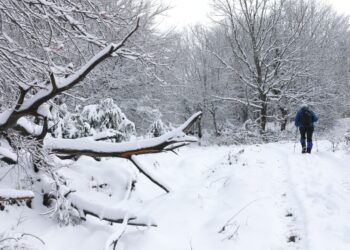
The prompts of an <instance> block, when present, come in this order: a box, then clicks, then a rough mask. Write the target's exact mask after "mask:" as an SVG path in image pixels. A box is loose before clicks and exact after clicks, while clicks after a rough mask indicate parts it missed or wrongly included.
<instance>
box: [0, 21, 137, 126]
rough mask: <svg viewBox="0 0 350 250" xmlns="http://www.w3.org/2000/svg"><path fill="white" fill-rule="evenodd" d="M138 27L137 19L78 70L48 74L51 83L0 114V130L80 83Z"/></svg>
mask: <svg viewBox="0 0 350 250" xmlns="http://www.w3.org/2000/svg"><path fill="white" fill-rule="evenodd" d="M138 27H139V20H137V22H136V25H135V27H134V28H133V29H132V30H131V31H130V32H129V33H128V34H127V35H126V36H125V37H124V39H122V41H121V42H120V43H118V44H113V43H112V44H110V45H108V46H106V47H105V48H104V49H102V50H101V51H100V52H99V53H98V54H96V55H95V56H94V57H93V58H91V59H90V60H89V61H88V62H87V63H86V64H85V65H84V66H82V67H81V68H80V69H79V70H77V71H76V72H74V73H73V74H71V75H70V76H68V77H67V78H59V79H56V78H55V76H54V74H53V73H51V74H50V82H51V85H50V86H48V87H47V88H45V89H41V90H40V91H38V92H37V93H36V94H34V95H33V96H30V97H28V98H25V94H26V93H24V92H23V93H24V94H22V95H20V97H19V98H20V99H19V101H18V102H17V104H16V108H14V109H12V110H10V111H5V112H3V113H1V114H0V130H6V129H7V128H10V127H13V126H14V125H15V124H16V123H17V121H18V120H19V119H20V118H22V117H24V116H27V115H38V109H39V108H40V106H41V105H42V104H44V103H45V102H47V101H49V100H50V99H52V98H54V97H55V96H57V95H59V94H61V93H62V92H64V91H67V90H69V89H71V88H72V87H74V86H76V85H77V84H78V83H80V82H81V81H82V80H83V79H84V78H85V77H86V76H87V75H88V74H89V73H90V72H91V71H92V70H93V69H94V68H95V67H96V66H97V65H99V64H100V63H101V62H103V61H104V60H106V59H107V58H109V57H111V56H112V55H113V54H115V53H118V50H119V49H120V48H122V47H123V46H124V45H125V43H126V42H127V40H128V39H129V38H130V37H131V36H132V34H133V33H135V32H136V30H137V29H138Z"/></svg>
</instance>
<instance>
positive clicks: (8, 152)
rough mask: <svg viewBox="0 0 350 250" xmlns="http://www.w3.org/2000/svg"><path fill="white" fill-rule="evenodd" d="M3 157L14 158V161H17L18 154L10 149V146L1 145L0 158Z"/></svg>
mask: <svg viewBox="0 0 350 250" xmlns="http://www.w3.org/2000/svg"><path fill="white" fill-rule="evenodd" d="M3 157H7V158H9V159H11V160H13V162H16V161H17V155H16V154H15V153H14V152H13V151H12V150H10V149H9V148H5V147H0V158H3Z"/></svg>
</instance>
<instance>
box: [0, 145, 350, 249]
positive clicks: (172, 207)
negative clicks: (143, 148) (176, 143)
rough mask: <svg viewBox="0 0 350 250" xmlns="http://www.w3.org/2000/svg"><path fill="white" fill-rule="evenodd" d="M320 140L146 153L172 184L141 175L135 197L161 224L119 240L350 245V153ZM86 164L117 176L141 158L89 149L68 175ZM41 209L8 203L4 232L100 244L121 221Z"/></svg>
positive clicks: (138, 207) (65, 245) (162, 245)
mask: <svg viewBox="0 0 350 250" xmlns="http://www.w3.org/2000/svg"><path fill="white" fill-rule="evenodd" d="M317 147H318V150H317V148H315V150H314V152H313V154H311V155H301V154H300V152H299V145H297V147H296V152H294V145H293V143H275V144H266V145H253V146H230V147H214V146H213V147H204V148H201V147H191V148H184V149H181V150H180V151H179V152H178V155H175V154H172V153H166V154H159V155H152V156H143V157H139V160H140V161H142V162H144V163H145V164H146V165H147V166H148V167H149V171H152V172H155V171H156V172H157V175H158V177H159V178H161V179H162V181H163V182H165V183H167V184H168V185H169V186H170V187H171V190H172V192H171V193H169V194H164V193H163V192H162V190H160V189H158V187H157V186H155V185H153V184H152V183H150V182H149V181H148V180H147V179H145V178H144V177H142V176H139V179H138V183H137V186H136V190H135V192H134V193H133V194H132V197H131V201H130V203H129V205H128V206H130V208H132V209H133V210H135V211H138V214H145V215H148V216H150V217H152V218H153V219H154V220H155V222H156V223H157V225H158V227H150V228H141V227H140V228H136V227H132V226H130V227H128V229H127V231H126V232H125V233H124V234H123V235H122V238H121V240H120V241H119V243H118V245H117V248H116V249H118V250H121V249H123V250H213V249H220V250H234V249H238V250H248V249H252V250H288V249H291V250H294V249H300V250H348V249H350V224H349V221H350V164H349V162H350V155H349V153H346V152H345V151H342V150H338V151H336V152H332V150H331V144H330V143H329V142H327V141H320V142H319V143H318V146H317ZM89 164H90V165H89ZM83 165H84V166H85V167H86V169H87V170H86V171H87V173H92V172H93V171H92V170H91V169H93V170H94V171H95V172H97V171H98V169H99V168H101V169H104V170H103V171H106V173H109V174H108V176H109V178H112V179H113V176H114V175H113V171H115V173H116V172H118V171H120V169H121V166H122V169H123V171H124V172H126V170H125V168H126V167H130V168H131V167H132V165H129V164H128V163H127V162H126V161H125V160H117V159H108V160H102V161H101V162H96V161H93V160H89V158H87V157H83V158H82V159H81V160H79V161H78V163H77V164H76V166H71V169H70V170H68V169H67V170H66V171H68V172H67V174H69V171H73V172H74V171H80V173H81V171H83V169H84V168H82V166H83ZM89 169H90V170H89ZM73 172H71V173H70V174H71V175H72V176H73V175H74V174H73ZM115 173H114V174H115ZM119 181H121V182H123V180H122V179H120V180H119ZM124 181H125V180H124ZM114 188H118V184H116V185H115V186H114ZM34 206H35V204H34ZM38 211H40V209H28V208H26V207H15V206H12V207H7V208H6V211H0V236H1V234H2V236H3V237H5V236H18V235H20V234H21V233H29V234H33V235H35V236H38V237H40V239H42V240H43V241H44V242H45V245H43V244H42V242H41V241H40V240H39V239H36V238H34V237H32V236H29V235H28V237H27V238H26V241H27V242H26V241H24V242H23V243H24V244H27V245H28V246H32V249H49V250H56V249H57V250H58V249H60V250H61V249H65V250H77V249H84V250H100V249H104V247H105V244H106V242H107V240H108V238H109V237H110V236H111V235H113V234H114V232H116V231H118V230H119V229H120V228H121V225H120V224H114V225H110V224H109V223H107V222H103V221H99V220H98V219H96V218H93V217H88V220H87V221H86V222H83V223H82V224H80V225H77V226H68V227H60V226H59V225H57V223H54V222H53V221H52V219H50V218H48V217H47V216H43V215H41V214H39V212H38ZM0 238H1V237H0ZM1 244H2V243H1V242H0V249H1Z"/></svg>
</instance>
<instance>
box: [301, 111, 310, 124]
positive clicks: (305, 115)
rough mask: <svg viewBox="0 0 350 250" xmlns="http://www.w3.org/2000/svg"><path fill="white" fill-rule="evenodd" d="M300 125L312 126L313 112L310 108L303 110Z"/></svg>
mask: <svg viewBox="0 0 350 250" xmlns="http://www.w3.org/2000/svg"><path fill="white" fill-rule="evenodd" d="M300 125H301V126H303V127H312V113H311V112H310V110H302V111H301V114H300Z"/></svg>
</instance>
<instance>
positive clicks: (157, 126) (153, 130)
mask: <svg viewBox="0 0 350 250" xmlns="http://www.w3.org/2000/svg"><path fill="white" fill-rule="evenodd" d="M170 130H171V127H170V126H168V125H166V124H164V122H163V121H162V120H161V119H160V118H159V119H157V120H156V121H155V122H154V123H152V124H151V126H150V128H149V129H148V136H149V137H159V136H161V135H163V134H165V133H166V132H169V131H170Z"/></svg>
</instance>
